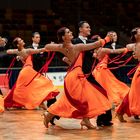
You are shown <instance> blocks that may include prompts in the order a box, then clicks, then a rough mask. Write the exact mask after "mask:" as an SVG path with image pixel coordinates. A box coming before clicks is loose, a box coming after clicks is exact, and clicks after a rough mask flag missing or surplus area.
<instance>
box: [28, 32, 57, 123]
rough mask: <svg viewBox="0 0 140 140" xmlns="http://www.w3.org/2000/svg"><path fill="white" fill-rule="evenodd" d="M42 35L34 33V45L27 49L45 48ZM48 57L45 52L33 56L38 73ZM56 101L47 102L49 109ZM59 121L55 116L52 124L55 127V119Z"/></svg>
mask: <svg viewBox="0 0 140 140" xmlns="http://www.w3.org/2000/svg"><path fill="white" fill-rule="evenodd" d="M40 39H41V38H40V33H39V32H34V33H33V34H32V45H31V46H28V47H27V48H34V49H38V48H43V47H44V45H40ZM47 56H48V53H47V52H44V53H40V54H34V55H33V68H34V69H35V70H36V71H39V70H40V69H41V68H42V66H43V65H44V64H45V62H46V59H47ZM55 101H56V98H53V99H50V100H48V101H47V107H49V106H50V105H51V104H53V103H54V102H55ZM55 118H56V119H59V117H58V116H55V117H54V118H53V119H52V120H51V121H50V123H51V124H52V125H55V124H54V119H55Z"/></svg>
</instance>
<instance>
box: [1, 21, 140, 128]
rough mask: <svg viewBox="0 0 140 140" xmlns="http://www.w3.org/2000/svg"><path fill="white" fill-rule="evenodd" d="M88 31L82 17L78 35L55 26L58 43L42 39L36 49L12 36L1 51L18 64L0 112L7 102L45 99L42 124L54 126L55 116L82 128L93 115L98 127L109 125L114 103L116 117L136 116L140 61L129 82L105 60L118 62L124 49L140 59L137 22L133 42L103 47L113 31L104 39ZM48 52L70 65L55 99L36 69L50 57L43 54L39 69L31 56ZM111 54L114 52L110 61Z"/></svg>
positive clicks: (28, 102)
mask: <svg viewBox="0 0 140 140" xmlns="http://www.w3.org/2000/svg"><path fill="white" fill-rule="evenodd" d="M90 32H91V29H90V25H89V24H88V22H87V21H81V22H79V36H78V38H75V39H73V35H72V32H71V31H70V29H69V28H67V27H62V28H60V29H59V30H58V31H57V38H58V42H59V43H50V44H46V45H45V46H43V47H42V48H38V49H34V48H26V47H25V43H24V40H23V39H22V38H20V37H16V38H15V39H14V40H13V45H14V46H15V48H16V49H9V50H7V51H6V53H7V54H8V55H13V54H15V55H16V59H18V60H20V61H21V62H22V63H23V67H22V69H21V71H20V73H19V75H18V78H17V81H16V83H15V84H14V86H13V87H12V89H11V90H10V91H9V93H7V95H6V96H4V97H3V96H2V95H1V96H0V112H4V109H6V108H11V107H24V108H26V109H35V108H36V107H38V106H43V105H44V101H48V102H49V101H52V102H51V103H50V105H49V106H48V107H47V108H45V107H44V106H43V107H44V109H45V111H44V113H43V116H44V119H43V122H44V125H45V127H46V128H48V127H49V123H51V124H53V125H55V124H54V122H53V120H54V118H55V117H56V118H58V119H59V117H64V118H75V119H81V122H80V125H81V127H83V126H85V127H87V128H88V129H94V128H96V126H94V125H93V124H92V123H91V122H90V119H91V118H95V117H97V119H96V123H97V126H98V127H102V126H112V125H113V122H112V113H111V109H112V104H114V105H115V108H116V115H117V117H118V119H119V121H120V122H126V120H125V119H124V117H123V115H124V114H127V115H128V116H129V117H130V116H134V117H135V118H136V119H139V117H138V116H139V115H140V102H139V98H140V97H139V95H138V94H139V92H140V90H139V86H138V85H139V83H140V78H139V76H140V66H139V65H138V66H137V69H136V72H135V73H134V76H133V79H132V83H131V86H130V87H129V86H128V85H126V84H125V83H124V82H122V81H120V80H119V79H117V78H116V77H115V75H114V74H113V73H112V72H111V70H110V69H109V67H108V65H109V63H110V61H112V62H116V61H119V59H120V58H121V57H123V56H125V55H126V54H127V53H128V52H133V53H132V56H133V57H134V58H135V59H137V60H138V61H140V27H137V28H134V29H133V30H132V32H131V34H132V43H130V44H127V45H126V46H124V47H122V48H117V49H114V48H111V47H106V46H107V44H109V43H110V42H112V41H113V39H114V35H116V32H114V31H109V32H108V33H107V35H106V37H105V38H104V39H102V38H100V37H99V36H98V37H97V38H94V39H93V38H92V39H88V38H87V37H88V36H89V35H90ZM36 35H38V33H37V34H36ZM4 44H5V40H4V38H0V46H4ZM50 52H59V53H61V54H63V58H62V61H64V62H65V63H67V65H68V66H69V68H68V70H67V74H66V76H65V78H64V93H63V94H62V96H61V97H59V98H58V99H57V100H56V96H57V95H58V94H59V93H60V92H59V90H58V88H57V87H56V86H54V85H53V83H52V81H51V80H50V79H49V78H48V77H45V76H44V75H42V73H41V70H42V68H46V67H48V64H49V63H48V62H50V61H51V60H52V58H53V56H50V55H48V56H49V57H48V56H47V57H46V60H47V61H46V63H45V64H44V66H42V68H41V69H40V70H39V71H36V70H35V69H34V68H33V55H36V54H43V53H50ZM111 55H115V58H114V59H112V60H110V57H111ZM125 62H126V61H125V60H124V63H125ZM46 69H47V68H46Z"/></svg>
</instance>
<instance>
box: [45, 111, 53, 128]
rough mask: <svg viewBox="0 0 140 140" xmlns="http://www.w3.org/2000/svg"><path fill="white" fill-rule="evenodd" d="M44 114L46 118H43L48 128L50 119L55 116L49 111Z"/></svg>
mask: <svg viewBox="0 0 140 140" xmlns="http://www.w3.org/2000/svg"><path fill="white" fill-rule="evenodd" d="M43 116H44V120H43V122H44V125H45V127H46V128H48V124H49V122H50V120H51V119H52V118H53V117H54V115H53V114H51V113H49V112H44V113H43Z"/></svg>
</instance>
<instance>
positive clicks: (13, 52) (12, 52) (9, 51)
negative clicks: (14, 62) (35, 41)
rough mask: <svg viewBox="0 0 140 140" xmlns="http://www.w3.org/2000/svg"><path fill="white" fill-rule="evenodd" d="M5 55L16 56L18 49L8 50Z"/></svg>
mask: <svg viewBox="0 0 140 140" xmlns="http://www.w3.org/2000/svg"><path fill="white" fill-rule="evenodd" d="M6 53H7V54H17V53H18V49H8V50H7V51H6Z"/></svg>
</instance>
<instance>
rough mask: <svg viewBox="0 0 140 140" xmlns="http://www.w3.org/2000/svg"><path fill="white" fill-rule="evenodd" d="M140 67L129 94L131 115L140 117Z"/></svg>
mask: <svg viewBox="0 0 140 140" xmlns="http://www.w3.org/2000/svg"><path fill="white" fill-rule="evenodd" d="M139 86H140V66H139V67H138V68H137V70H136V72H135V74H134V77H133V79H132V83H131V88H130V92H129V109H130V112H131V115H140V87H139Z"/></svg>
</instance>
